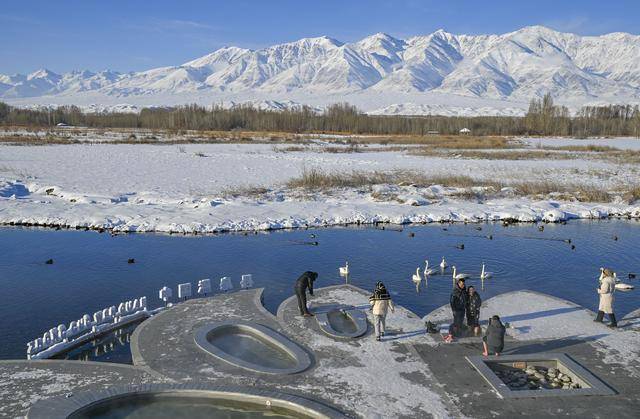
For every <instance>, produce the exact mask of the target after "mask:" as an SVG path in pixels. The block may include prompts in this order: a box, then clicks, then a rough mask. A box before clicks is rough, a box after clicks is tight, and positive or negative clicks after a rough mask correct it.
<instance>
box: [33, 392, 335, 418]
mask: <svg viewBox="0 0 640 419" xmlns="http://www.w3.org/2000/svg"><path fill="white" fill-rule="evenodd" d="M27 417H28V418H29V419H36V418H68V419H89V418H91V419H124V418H127V419H152V418H153V419H162V418H189V419H199V418H203V419H204V418H228V419H236V418H238V419H240V418H243V419H244V418H246V419H253V418H267V417H268V418H301V419H321V418H322V419H325V418H329V419H331V418H343V417H344V416H343V415H342V414H341V413H340V412H338V411H337V410H334V409H333V408H331V407H329V406H326V405H324V404H321V403H318V402H315V401H313V400H309V399H306V398H302V397H297V396H292V395H288V394H283V393H275V392H271V391H268V390H259V389H255V388H251V389H244V388H233V387H212V386H197V387H191V388H184V386H179V385H177V386H173V385H163V384H150V385H145V386H141V387H138V388H132V387H125V388H122V389H111V390H108V391H105V392H88V393H82V394H78V395H72V396H70V397H65V398H58V399H51V400H44V401H41V402H38V403H36V404H35V405H34V406H33V407H32V408H31V409H30V410H29V413H28V415H27Z"/></svg>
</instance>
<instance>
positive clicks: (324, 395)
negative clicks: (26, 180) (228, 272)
mask: <svg viewBox="0 0 640 419" xmlns="http://www.w3.org/2000/svg"><path fill="white" fill-rule="evenodd" d="M261 296H262V290H261V289H257V290H245V291H238V292H234V293H229V294H218V295H215V296H212V297H208V298H201V299H193V300H190V301H187V302H184V303H180V304H177V305H176V306H174V307H173V308H171V309H169V310H166V311H164V312H162V313H160V314H158V315H156V316H154V317H153V318H150V319H148V320H146V321H145V322H143V323H142V324H141V325H140V326H139V327H138V328H137V329H136V331H135V332H134V334H133V336H132V338H131V351H132V356H133V362H134V366H126V365H117V364H107V363H96V362H81V361H0V400H1V402H0V416H3V417H4V416H7V417H19V416H23V415H24V414H25V413H26V412H27V410H28V409H29V407H30V406H31V405H32V404H33V403H35V402H37V401H38V400H41V399H45V398H50V397H55V396H64V395H65V394H66V393H70V392H71V393H79V392H83V391H87V390H88V391H104V390H105V389H108V388H113V387H116V386H122V385H134V386H135V385H155V384H162V383H168V384H175V385H184V386H189V385H193V386H204V387H207V386H237V387H244V388H246V387H251V388H254V389H257V390H265V391H278V392H282V393H286V394H291V395H293V396H300V397H304V398H308V399H313V400H315V401H317V402H319V403H322V404H324V405H326V406H333V407H335V408H337V409H338V410H341V411H342V412H344V413H345V414H347V415H348V416H350V417H362V418H387V417H393V418H425V417H436V418H449V417H474V418H489V417H492V418H493V417H505V418H510V417H514V416H524V417H556V416H571V417H610V416H612V415H613V416H616V417H618V418H627V417H638V412H640V397H639V396H638V389H639V388H640V361H639V360H638V358H639V355H640V353H639V351H640V330H638V329H636V328H635V323H634V322H633V317H634V316H637V315H633V313H632V314H631V315H630V316H627V317H632V318H631V319H629V320H627V321H626V322H627V324H628V327H622V328H621V329H619V330H611V329H608V328H607V327H605V326H603V325H601V324H596V323H594V322H593V321H592V319H593V313H592V312H590V311H589V310H586V309H584V308H582V307H580V306H577V305H576V304H573V303H571V302H569V301H565V300H562V299H558V298H555V297H551V296H548V295H544V294H540V293H536V292H531V291H518V292H512V293H506V294H502V295H499V296H496V297H494V298H491V299H489V300H487V301H486V302H485V303H484V304H483V308H482V311H481V320H482V321H483V322H484V321H486V319H487V318H488V317H489V316H491V315H493V314H499V315H500V316H501V317H502V319H503V320H504V321H506V322H510V323H511V325H512V326H513V327H512V328H510V329H508V341H507V344H506V348H505V351H504V354H505V355H509V354H533V353H538V352H560V353H566V354H568V355H569V356H571V357H572V358H573V359H574V360H576V361H577V362H578V363H579V364H580V365H582V366H584V367H586V368H587V369H589V370H590V371H591V372H592V373H593V374H595V375H596V376H597V377H598V378H600V379H601V380H603V381H604V382H605V383H607V384H608V385H609V386H610V387H612V388H613V389H614V390H615V391H616V392H617V394H615V395H613V396H573V397H546V398H544V402H542V401H541V400H540V399H536V398H521V399H513V400H508V401H506V400H502V399H500V398H498V397H497V395H496V394H495V392H494V390H493V389H492V388H491V387H490V386H489V385H488V384H487V382H486V381H485V380H484V379H483V378H482V377H481V376H480V374H478V373H477V371H475V370H474V369H473V367H472V366H471V365H470V364H469V363H468V362H467V361H466V359H465V357H466V356H474V355H479V354H480V353H481V344H480V338H468V339H460V340H457V341H456V343H455V344H446V343H444V342H443V341H442V339H441V338H440V336H439V335H435V336H432V335H427V334H425V328H424V322H423V320H422V319H420V318H419V317H418V316H417V315H415V314H414V313H412V312H410V311H409V310H407V309H405V308H403V307H397V309H396V312H395V313H391V314H390V315H389V316H388V318H387V334H386V336H385V337H384V339H383V341H382V342H377V341H375V339H374V338H373V336H372V333H373V327H372V325H371V324H369V327H368V332H367V334H365V335H364V336H362V337H360V338H357V339H353V340H336V339H334V338H332V337H330V336H328V335H326V334H324V333H323V332H322V331H321V330H320V328H319V325H318V323H317V321H316V319H315V318H303V317H300V316H299V315H298V313H297V310H298V309H297V303H296V301H295V298H294V297H291V298H288V299H287V300H285V301H284V302H283V303H282V304H281V305H280V307H279V309H278V312H277V316H274V315H273V314H272V313H270V312H268V311H267V310H266V309H265V308H264V306H263V305H262V302H261ZM368 297H369V292H368V291H365V290H362V289H360V288H357V287H354V286H351V285H339V286H335V287H327V288H321V289H318V290H316V293H315V295H314V296H313V297H311V298H310V302H311V303H312V310H313V306H318V307H319V306H324V305H332V304H333V305H335V304H338V305H350V306H354V307H358V308H360V309H362V310H364V312H365V313H366V315H367V317H368V321H369V322H371V313H370V311H369V310H368ZM639 312H640V311H639ZM449 317H450V313H449V309H448V306H444V307H442V308H440V309H438V310H435V311H434V312H433V313H431V314H429V315H428V316H426V318H428V319H429V320H431V321H435V322H437V323H440V322H447V321H450V319H449ZM222 321H242V322H255V323H259V324H261V325H263V326H266V327H268V328H270V329H273V330H275V331H276V332H278V333H280V334H282V335H284V336H285V337H287V338H288V339H291V340H293V341H294V342H296V343H297V344H298V345H300V346H301V347H302V348H303V350H305V351H306V352H307V354H308V355H309V356H310V358H311V360H312V365H311V367H310V368H308V369H306V370H305V371H303V372H300V373H297V374H291V375H274V374H264V373H259V372H251V371H248V370H246V369H243V368H240V367H237V366H234V365H232V364H229V363H227V362H224V361H221V360H220V359H217V358H216V357H215V356H212V355H211V354H209V353H207V352H205V351H203V350H202V349H201V348H199V347H198V346H197V345H196V343H195V340H194V335H195V333H196V331H197V330H198V329H199V328H200V327H202V326H204V325H206V324H210V323H212V322H222ZM621 324H622V325H624V323H623V322H621Z"/></svg>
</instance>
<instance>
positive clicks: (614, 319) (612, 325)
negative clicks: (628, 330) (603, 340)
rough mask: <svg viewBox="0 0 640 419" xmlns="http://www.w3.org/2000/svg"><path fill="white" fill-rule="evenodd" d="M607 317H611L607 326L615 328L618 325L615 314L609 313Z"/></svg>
mask: <svg viewBox="0 0 640 419" xmlns="http://www.w3.org/2000/svg"><path fill="white" fill-rule="evenodd" d="M609 318H610V319H611V323H609V327H610V328H612V329H615V328H616V327H618V322H617V321H616V315H615V314H613V313H611V314H609Z"/></svg>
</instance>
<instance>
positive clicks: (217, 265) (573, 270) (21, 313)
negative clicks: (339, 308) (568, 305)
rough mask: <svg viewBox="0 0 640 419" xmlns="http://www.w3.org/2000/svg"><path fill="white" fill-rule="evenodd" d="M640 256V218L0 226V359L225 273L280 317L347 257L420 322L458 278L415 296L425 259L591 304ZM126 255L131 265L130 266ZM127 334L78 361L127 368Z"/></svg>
mask: <svg viewBox="0 0 640 419" xmlns="http://www.w3.org/2000/svg"><path fill="white" fill-rule="evenodd" d="M478 228H481V230H478ZM488 236H492V239H489V238H488ZM616 238H617V240H616ZM563 240H564V241H563ZM568 240H571V243H567V241H568ZM316 242H317V244H316ZM461 244H464V250H461V249H459V248H458V247H460V246H459V245H461ZM572 245H573V246H575V249H572V248H571V246H572ZM639 249H640V222H638V221H627V220H606V221H572V222H569V223H567V224H566V225H561V224H557V225H555V224H548V225H545V228H544V231H539V229H538V226H537V225H533V224H520V225H511V226H508V227H504V226H502V224H481V225H472V224H469V225H464V224H460V225H440V224H433V225H424V226H422V225H421V226H405V227H404V228H399V227H391V226H388V227H386V228H385V229H384V230H383V229H382V228H381V227H378V228H376V227H359V228H352V227H349V228H346V227H345V228H327V229H315V230H292V231H276V232H270V233H260V234H248V235H244V234H221V235H210V236H168V235H160V234H124V235H118V236H115V237H113V236H111V235H110V234H109V233H103V234H99V233H97V232H85V231H66V230H62V231H54V230H47V229H29V228H13V227H11V228H9V227H7V228H0V301H1V302H2V303H1V304H0V336H2V340H1V341H0V358H2V359H11V358H25V353H26V343H27V341H29V340H32V339H34V338H36V337H38V336H41V335H42V333H44V332H45V331H46V330H48V329H50V328H51V327H54V326H56V325H58V324H60V323H64V324H68V323H69V321H71V320H75V319H78V318H80V317H81V316H82V315H83V314H84V313H89V314H91V313H93V312H95V311H97V310H98V309H102V308H104V307H109V306H111V305H116V306H117V305H118V304H119V303H120V302H121V301H124V300H128V299H132V298H134V297H139V296H143V295H146V296H147V298H148V303H149V305H150V306H151V307H156V306H160V305H161V304H162V303H161V301H160V300H158V289H159V288H161V287H162V286H164V285H167V286H169V287H171V288H173V289H174V293H175V291H176V285H177V284H178V283H182V282H191V283H192V284H193V285H194V286H195V283H196V282H197V280H198V279H202V278H211V279H212V281H213V282H214V284H215V283H217V281H218V279H219V278H220V277H222V276H230V277H231V278H232V281H233V282H234V285H235V286H236V287H237V286H238V282H239V280H240V276H241V275H242V274H245V273H251V274H253V279H254V282H255V284H256V286H258V287H265V289H266V290H265V294H264V302H265V305H266V307H267V308H268V309H269V310H270V311H272V312H275V310H276V309H277V307H278V305H279V304H280V302H282V301H283V300H284V299H285V298H287V297H288V296H289V295H291V294H292V291H293V290H292V287H293V283H294V281H295V279H296V278H297V277H298V275H300V274H301V273H302V272H303V271H305V270H313V271H317V272H319V280H318V281H317V282H316V286H317V287H322V286H326V285H334V284H339V283H344V281H345V278H342V277H340V275H339V274H338V267H339V266H343V265H344V263H345V262H346V261H349V266H350V275H349V279H348V280H349V282H350V283H352V284H355V285H358V286H361V287H363V288H367V289H371V288H372V287H373V285H374V284H375V281H378V280H382V281H384V282H385V283H386V285H387V288H388V289H389V290H390V292H391V294H392V297H393V298H394V300H395V302H396V303H398V304H401V305H403V306H405V307H407V308H409V309H411V310H413V311H414V312H416V313H417V314H419V315H420V316H424V315H425V314H427V313H429V312H430V311H431V310H433V309H436V308H438V307H440V306H442V305H443V304H447V303H448V300H449V293H450V291H451V288H452V278H451V275H450V273H449V272H447V273H446V274H444V275H435V276H432V277H430V278H429V281H428V284H427V285H426V286H425V285H424V284H423V285H422V287H421V289H420V290H419V292H416V287H415V285H414V283H413V282H412V281H411V276H412V274H413V273H415V270H416V268H417V267H418V266H420V268H421V270H422V268H424V261H425V259H429V261H430V262H431V264H432V265H437V264H439V262H440V260H441V258H442V256H445V257H446V259H447V261H448V263H449V264H451V265H456V266H457V268H458V271H460V272H465V273H470V274H474V275H476V277H477V276H478V275H479V273H480V268H481V264H482V262H483V261H484V262H485V263H486V266H487V270H488V271H491V272H493V278H491V279H489V280H485V281H484V284H482V283H481V281H480V280H479V279H477V280H471V281H470V282H469V283H470V284H472V285H475V286H476V288H478V289H479V291H480V294H481V296H482V298H483V299H487V298H489V297H491V296H494V295H497V294H500V293H503V292H506V291H513V290H519V289H531V290H536V291H540V292H544V293H548V294H551V295H555V296H558V297H562V298H565V299H568V300H570V301H573V302H576V303H578V304H581V305H583V306H585V307H587V308H589V309H596V308H597V295H596V293H595V287H596V284H597V277H598V274H599V270H598V269H599V267H600V266H607V267H611V268H612V269H614V270H616V271H617V272H618V275H619V277H621V278H622V279H624V280H625V282H629V283H631V284H634V285H639V286H640V281H638V280H633V279H629V280H627V279H626V278H627V273H628V272H638V273H640V272H639V271H640V250H639ZM130 258H134V259H135V263H132V264H130V263H127V262H128V259H130ZM47 259H53V260H54V263H53V264H46V263H45V261H46V260H47ZM638 277H639V278H640V275H638ZM194 289H195V288H194ZM638 292H640V289H637V290H634V291H630V292H627V293H623V292H618V293H617V294H616V307H615V308H616V314H617V315H618V317H619V318H622V317H623V315H625V314H626V313H628V312H630V311H632V310H635V309H637V308H638V307H639V306H640V302H639V300H638V297H637V293H638ZM496 314H499V313H496ZM130 332H131V330H124V331H122V332H121V333H119V334H118V335H117V336H116V335H110V336H106V337H105V338H104V339H103V340H102V341H101V342H99V345H97V347H95V348H92V347H85V348H81V349H79V350H77V351H74V353H73V354H71V357H72V358H79V359H94V360H103V361H119V362H127V361H128V360H130V354H129V350H128V340H129V335H130Z"/></svg>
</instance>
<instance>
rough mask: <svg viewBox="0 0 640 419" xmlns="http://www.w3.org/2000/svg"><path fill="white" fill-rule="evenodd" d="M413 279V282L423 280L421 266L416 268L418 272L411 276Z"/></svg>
mask: <svg viewBox="0 0 640 419" xmlns="http://www.w3.org/2000/svg"><path fill="white" fill-rule="evenodd" d="M411 280H412V281H413V282H420V281H422V277H421V276H420V267H419V266H418V267H417V268H416V273H414V274H413V276H412V277H411Z"/></svg>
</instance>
